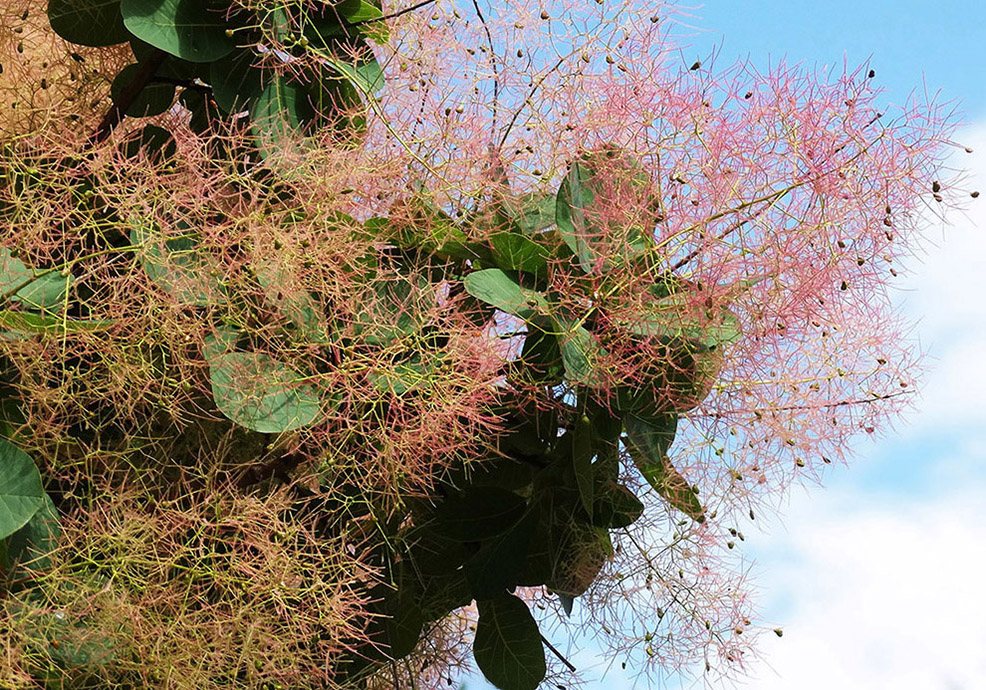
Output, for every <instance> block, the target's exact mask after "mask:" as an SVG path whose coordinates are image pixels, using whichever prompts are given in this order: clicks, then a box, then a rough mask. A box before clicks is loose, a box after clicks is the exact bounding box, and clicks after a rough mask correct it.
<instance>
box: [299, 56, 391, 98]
mask: <svg viewBox="0 0 986 690" xmlns="http://www.w3.org/2000/svg"><path fill="white" fill-rule="evenodd" d="M316 52H318V51H316ZM319 56H320V57H321V58H322V59H323V60H325V62H326V63H327V64H328V65H330V66H331V67H332V69H334V70H335V71H336V72H338V73H339V74H341V75H342V76H344V77H345V78H346V79H348V80H349V81H351V82H352V83H353V85H354V86H355V87H356V88H357V89H358V90H359V91H360V93H362V94H364V95H366V96H376V95H377V94H379V93H380V92H381V91H383V87H384V81H385V80H384V75H383V68H382V67H381V66H380V63H379V62H377V59H376V58H375V57H373V54H372V53H370V54H369V55H367V56H365V57H361V58H360V59H357V60H349V59H345V58H341V57H337V56H334V55H330V54H323V53H319Z"/></svg>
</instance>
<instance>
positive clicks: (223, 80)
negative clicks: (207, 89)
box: [209, 48, 270, 113]
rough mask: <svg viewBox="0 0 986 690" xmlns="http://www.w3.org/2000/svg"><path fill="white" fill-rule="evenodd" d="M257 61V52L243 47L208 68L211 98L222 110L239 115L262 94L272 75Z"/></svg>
mask: <svg viewBox="0 0 986 690" xmlns="http://www.w3.org/2000/svg"><path fill="white" fill-rule="evenodd" d="M257 62H258V57H257V55H256V53H254V52H253V50H251V49H249V48H243V49H240V50H237V51H236V52H234V53H230V54H229V55H227V56H226V57H224V58H222V59H220V60H216V61H215V62H213V63H212V64H211V65H210V66H209V78H210V80H211V83H212V95H213V96H214V97H215V99H216V103H218V104H219V107H220V108H222V109H223V110H225V111H226V112H228V113H236V112H239V111H241V110H245V109H246V108H247V107H248V106H249V104H250V102H251V101H252V100H253V99H255V98H256V97H257V96H259V95H260V92H261V91H263V90H264V86H265V83H266V82H267V80H268V79H269V76H270V75H268V74H267V73H266V71H265V70H264V69H262V68H260V67H258V66H257V65H256V63H257Z"/></svg>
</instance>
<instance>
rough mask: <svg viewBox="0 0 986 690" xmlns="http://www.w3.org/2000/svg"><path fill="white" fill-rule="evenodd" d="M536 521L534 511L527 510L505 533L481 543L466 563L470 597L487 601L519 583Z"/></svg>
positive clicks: (536, 517)
mask: <svg viewBox="0 0 986 690" xmlns="http://www.w3.org/2000/svg"><path fill="white" fill-rule="evenodd" d="M537 522H538V515H537V512H536V511H528V512H527V513H526V514H525V515H524V517H523V518H521V520H520V521H519V522H518V523H517V524H516V525H514V526H513V527H511V528H510V529H509V530H507V531H506V532H504V533H503V534H501V535H499V536H496V537H492V538H490V539H489V540H487V541H486V542H484V543H483V545H482V547H481V548H480V549H479V551H477V552H476V553H475V554H474V555H473V556H472V557H471V558H470V559H469V560H468V561H467V562H466V566H465V570H466V577H467V578H468V580H469V584H470V586H471V587H472V595H473V597H474V598H476V599H491V598H493V597H496V596H499V595H500V594H503V593H504V592H505V591H507V590H508V589H512V588H513V587H516V586H517V585H518V584H520V575H521V572H522V570H523V567H524V561H525V559H526V558H527V545H528V544H529V543H530V541H531V537H532V536H533V534H534V530H535V528H536V527H537Z"/></svg>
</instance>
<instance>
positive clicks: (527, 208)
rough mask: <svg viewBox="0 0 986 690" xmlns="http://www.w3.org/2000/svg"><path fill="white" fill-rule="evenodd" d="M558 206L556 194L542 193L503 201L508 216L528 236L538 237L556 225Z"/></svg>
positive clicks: (532, 193)
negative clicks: (537, 235) (543, 231)
mask: <svg viewBox="0 0 986 690" xmlns="http://www.w3.org/2000/svg"><path fill="white" fill-rule="evenodd" d="M556 206H557V201H556V199H555V195H554V194H542V193H541V192H531V193H530V194H524V195H522V196H520V197H517V198H507V199H504V200H503V207H504V210H505V211H506V213H507V216H508V217H509V218H510V220H511V221H513V222H514V224H515V225H517V227H519V228H520V230H521V232H523V233H524V234H525V235H527V236H532V235H536V234H538V233H540V232H541V231H542V230H545V229H547V228H550V227H551V226H552V225H554V224H555V213H556Z"/></svg>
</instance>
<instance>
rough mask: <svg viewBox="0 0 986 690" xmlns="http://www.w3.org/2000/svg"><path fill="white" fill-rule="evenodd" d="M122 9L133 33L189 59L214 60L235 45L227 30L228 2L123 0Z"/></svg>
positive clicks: (216, 0) (198, 60)
mask: <svg viewBox="0 0 986 690" xmlns="http://www.w3.org/2000/svg"><path fill="white" fill-rule="evenodd" d="M121 10H122V13H123V23H124V24H125V25H126V27H127V29H129V30H130V32H131V33H133V34H134V36H136V37H137V38H139V39H141V40H142V41H145V42H147V43H150V44H151V45H152V46H154V47H155V48H160V49H161V50H163V51H165V52H166V53H170V54H171V55H174V56H176V57H180V58H181V59H183V60H188V61H189V62H212V61H213V60H218V59H219V58H221V57H224V56H226V55H228V54H229V53H231V52H233V50H234V49H235V48H236V41H235V39H234V38H233V37H232V36H231V35H228V34H227V33H226V32H227V30H228V29H231V28H232V27H231V26H230V25H229V24H228V23H227V21H226V12H227V11H228V10H229V3H225V2H221V1H220V0H123V3H122V5H121Z"/></svg>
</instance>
